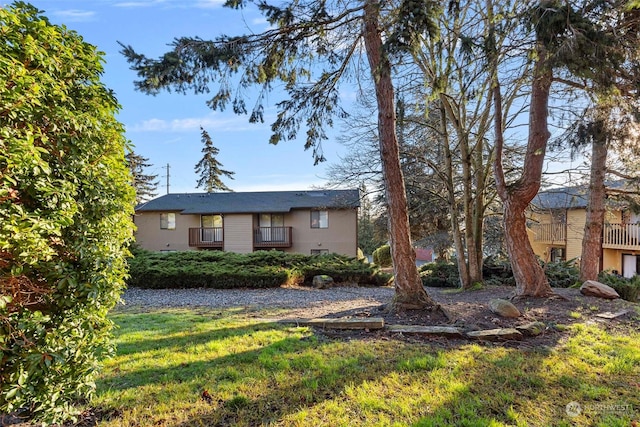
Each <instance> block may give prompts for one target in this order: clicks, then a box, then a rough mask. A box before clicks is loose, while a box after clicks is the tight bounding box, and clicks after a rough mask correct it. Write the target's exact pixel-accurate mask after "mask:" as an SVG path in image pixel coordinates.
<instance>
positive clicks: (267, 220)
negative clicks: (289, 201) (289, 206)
mask: <svg viewBox="0 0 640 427" xmlns="http://www.w3.org/2000/svg"><path fill="white" fill-rule="evenodd" d="M258 226H259V227H260V239H261V240H262V241H263V242H284V241H285V239H286V232H285V229H284V215H283V214H260V216H259V218H258Z"/></svg>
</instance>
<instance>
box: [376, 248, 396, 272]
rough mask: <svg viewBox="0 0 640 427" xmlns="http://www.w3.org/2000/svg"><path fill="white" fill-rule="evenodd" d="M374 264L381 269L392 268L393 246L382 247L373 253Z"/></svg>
mask: <svg viewBox="0 0 640 427" xmlns="http://www.w3.org/2000/svg"><path fill="white" fill-rule="evenodd" d="M372 256H373V263H374V264H376V265H377V266H379V267H391V265H392V264H393V260H392V259H391V246H389V245H382V246H380V247H379V248H378V249H376V250H375V251H373V254H372Z"/></svg>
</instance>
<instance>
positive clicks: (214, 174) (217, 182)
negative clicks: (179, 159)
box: [196, 127, 235, 193]
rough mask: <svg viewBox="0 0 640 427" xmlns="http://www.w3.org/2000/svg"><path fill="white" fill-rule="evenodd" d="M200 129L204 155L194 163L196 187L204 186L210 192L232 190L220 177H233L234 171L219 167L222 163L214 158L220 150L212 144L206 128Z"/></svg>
mask: <svg viewBox="0 0 640 427" xmlns="http://www.w3.org/2000/svg"><path fill="white" fill-rule="evenodd" d="M200 131H201V132H202V143H203V144H204V148H203V149H202V153H204V156H203V157H202V159H200V161H199V162H198V164H197V165H196V173H197V174H199V175H200V178H199V179H198V184H197V185H196V187H197V188H206V189H207V193H212V192H214V191H216V190H222V191H233V190H231V189H230V188H229V187H227V186H226V185H225V184H224V183H223V182H222V180H221V179H220V177H221V176H222V175H224V176H226V177H227V178H230V179H233V175H234V174H235V172H230V171H226V170H224V169H220V167H221V166H222V163H220V162H219V161H218V160H217V159H216V156H217V155H218V153H219V152H220V150H218V149H217V148H216V147H214V146H213V141H212V140H211V137H210V136H209V133H208V132H207V131H206V130H204V129H203V128H202V127H201V128H200Z"/></svg>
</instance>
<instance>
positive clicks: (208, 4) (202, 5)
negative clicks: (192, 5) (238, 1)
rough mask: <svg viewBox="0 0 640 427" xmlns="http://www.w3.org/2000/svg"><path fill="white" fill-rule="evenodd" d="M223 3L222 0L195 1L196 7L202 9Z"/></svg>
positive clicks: (212, 7) (219, 5) (220, 5)
mask: <svg viewBox="0 0 640 427" xmlns="http://www.w3.org/2000/svg"><path fill="white" fill-rule="evenodd" d="M223 4H224V1H223V0H198V2H197V3H196V7H199V8H202V9H214V8H218V7H222V5H223Z"/></svg>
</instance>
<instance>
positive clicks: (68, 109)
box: [0, 3, 134, 423]
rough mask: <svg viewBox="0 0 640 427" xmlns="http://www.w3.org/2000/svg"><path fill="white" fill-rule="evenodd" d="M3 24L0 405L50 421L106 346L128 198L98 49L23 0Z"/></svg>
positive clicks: (126, 233) (68, 406)
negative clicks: (50, 21) (101, 76)
mask: <svg viewBox="0 0 640 427" xmlns="http://www.w3.org/2000/svg"><path fill="white" fill-rule="evenodd" d="M0 29H1V30H0V218H1V220H0V285H1V286H0V413H11V412H20V413H21V414H23V415H25V414H26V415H28V416H31V417H33V418H34V419H36V420H40V421H42V422H44V423H53V422H56V423H57V422H61V421H63V420H65V419H67V418H69V417H70V416H72V415H73V413H74V406H73V404H74V402H75V401H76V400H77V399H79V398H81V399H85V398H87V397H90V396H91V393H92V392H93V389H94V377H95V374H96V369H97V368H98V366H99V362H100V359H101V358H102V357H103V356H105V355H107V354H109V352H110V351H111V342H112V341H111V335H110V330H111V326H112V325H111V323H110V321H109V320H108V319H107V312H108V311H109V309H110V308H112V307H113V306H114V305H115V303H116V302H117V301H118V299H119V297H120V293H121V290H122V288H123V286H124V276H125V274H126V259H125V257H126V256H127V250H126V245H127V244H128V241H129V239H130V238H131V234H132V223H131V219H130V218H131V215H132V210H133V209H132V206H133V200H134V195H133V189H132V187H131V186H130V183H129V173H128V170H127V168H126V167H125V162H124V148H125V143H126V141H125V139H124V136H123V135H124V133H123V127H122V125H121V124H120V123H118V122H117V121H116V119H115V114H116V112H117V110H118V104H117V101H116V99H115V98H114V96H113V93H112V92H111V91H109V90H108V89H107V88H105V87H104V86H103V84H102V83H100V80H99V79H100V75H101V73H102V65H101V56H102V54H101V53H99V52H97V51H96V49H95V47H94V46H91V45H89V44H87V43H85V42H84V41H83V40H82V38H81V37H80V36H79V35H78V34H77V33H75V32H73V31H69V30H68V29H66V28H64V27H59V26H54V25H51V24H50V23H49V22H48V21H47V20H46V18H44V17H42V16H40V15H39V12H38V11H37V9H35V8H33V7H32V6H29V5H26V4H24V3H15V4H14V5H12V6H9V7H4V8H0Z"/></svg>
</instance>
